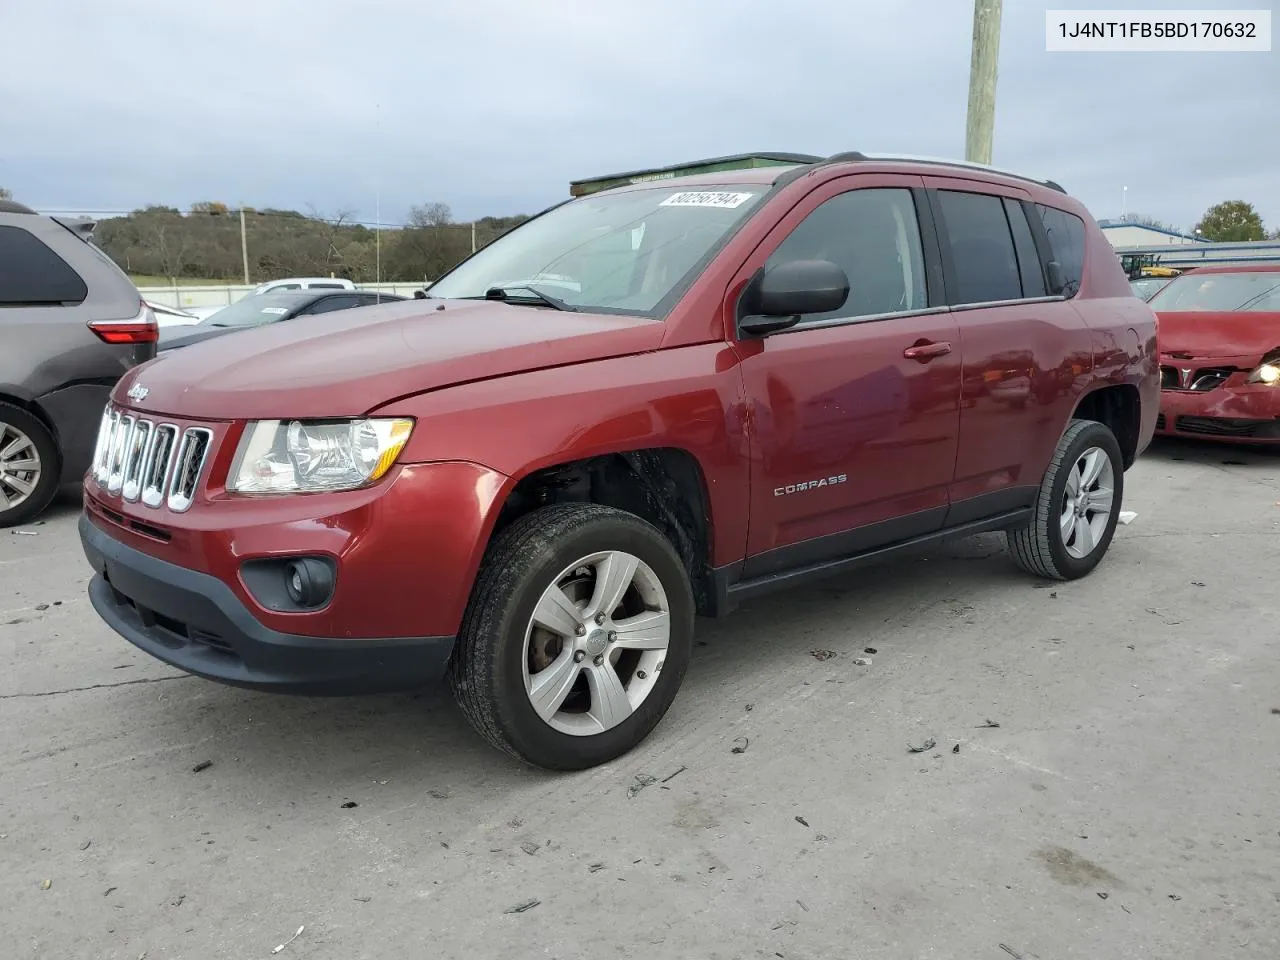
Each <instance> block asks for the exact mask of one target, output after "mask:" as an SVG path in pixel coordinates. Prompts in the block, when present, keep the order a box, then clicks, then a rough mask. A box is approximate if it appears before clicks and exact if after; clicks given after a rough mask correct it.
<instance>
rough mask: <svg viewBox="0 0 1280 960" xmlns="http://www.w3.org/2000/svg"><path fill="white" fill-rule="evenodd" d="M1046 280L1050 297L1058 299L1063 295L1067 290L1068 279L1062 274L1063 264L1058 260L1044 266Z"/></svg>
mask: <svg viewBox="0 0 1280 960" xmlns="http://www.w3.org/2000/svg"><path fill="white" fill-rule="evenodd" d="M1044 272H1045V279H1046V280H1047V281H1048V284H1049V295H1050V296H1052V297H1057V296H1061V295H1062V291H1063V290H1065V289H1067V278H1066V275H1065V274H1064V273H1063V272H1062V264H1060V263H1059V262H1058V261H1057V260H1050V261H1049V262H1048V263H1046V264H1045V265H1044Z"/></svg>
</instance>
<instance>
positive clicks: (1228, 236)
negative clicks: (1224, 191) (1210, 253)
mask: <svg viewBox="0 0 1280 960" xmlns="http://www.w3.org/2000/svg"><path fill="white" fill-rule="evenodd" d="M1196 229H1197V230H1199V231H1200V233H1201V235H1202V236H1204V237H1205V239H1207V240H1213V241H1215V242H1217V243H1238V242H1240V241H1244V240H1261V239H1263V237H1265V236H1266V233H1265V232H1264V231H1263V229H1262V217H1260V216H1259V215H1258V211H1257V210H1255V209H1253V204H1251V203H1245V202H1244V201H1243V200H1226V201H1224V202H1223V203H1219V204H1217V205H1215V206H1212V207H1210V208H1209V209H1208V210H1206V211H1205V214H1204V216H1203V217H1202V218H1201V219H1200V222H1199V223H1198V224H1196Z"/></svg>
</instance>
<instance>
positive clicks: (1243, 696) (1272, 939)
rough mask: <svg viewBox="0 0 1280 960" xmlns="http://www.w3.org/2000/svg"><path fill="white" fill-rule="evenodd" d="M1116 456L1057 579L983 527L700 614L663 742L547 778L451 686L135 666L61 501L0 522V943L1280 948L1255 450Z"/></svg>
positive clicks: (733, 949)
mask: <svg viewBox="0 0 1280 960" xmlns="http://www.w3.org/2000/svg"><path fill="white" fill-rule="evenodd" d="M1128 480H1129V488H1128V496H1127V502H1126V504H1125V506H1126V507H1127V508H1128V509H1131V510H1136V511H1137V514H1138V516H1137V519H1136V520H1135V521H1134V522H1133V523H1132V524H1131V525H1129V526H1124V527H1121V528H1120V529H1119V532H1118V534H1117V537H1116V541H1115V543H1114V545H1113V547H1112V550H1111V553H1110V555H1109V557H1108V558H1107V559H1106V561H1104V563H1103V565H1102V566H1101V567H1100V568H1099V569H1098V570H1097V571H1096V572H1095V574H1094V575H1093V576H1091V577H1089V578H1087V579H1086V580H1084V581H1081V582H1077V583H1072V584H1067V585H1046V584H1043V583H1039V582H1036V581H1034V580H1030V579H1028V578H1027V577H1025V576H1023V575H1022V574H1020V573H1018V572H1017V571H1016V570H1015V569H1014V568H1013V567H1012V566H1011V565H1010V563H1009V562H1008V560H1007V559H1006V558H1005V556H1004V555H1003V553H1002V551H1001V545H1002V542H1001V540H1000V538H999V537H998V536H983V537H978V538H974V539H972V540H967V541H961V542H959V543H956V544H953V545H951V546H949V547H947V548H945V550H942V551H939V552H936V553H935V554H934V555H931V556H929V557H926V558H921V559H912V560H904V561H901V562H898V563H894V564H891V565H888V566H884V567H880V568H876V569H872V570H864V571H860V572H857V573H855V574H852V575H850V576H846V577H843V578H839V579H836V580H832V581H828V582H826V583H823V584H820V585H814V586H810V587H806V588H802V589H798V590H795V591H793V592H791V593H788V594H782V595H778V596H774V597H770V598H767V599H764V600H760V601H757V602H753V603H751V604H750V605H748V606H746V607H744V608H743V609H741V610H739V611H738V612H737V613H735V614H734V615H733V616H732V617H730V618H729V619H727V620H724V621H719V622H708V621H703V622H701V623H700V624H699V643H698V646H697V648H696V650H695V656H694V661H693V664H692V666H691V668H690V673H689V677H688V679H687V681H686V683H685V686H684V689H683V690H682V692H681V693H680V695H679V697H678V698H677V700H676V703H675V706H674V707H673V709H672V711H671V713H670V714H669V715H668V717H667V719H666V720H665V721H664V722H663V724H662V725H661V726H659V728H658V729H657V731H655V733H654V735H653V736H652V737H651V738H650V739H649V740H648V741H646V743H645V744H643V745H642V746H641V747H640V748H639V749H637V750H636V751H635V752H634V753H633V754H632V755H630V756H628V757H626V758H624V759H623V760H621V761H619V762H616V763H614V764H611V765H609V766H607V767H604V768H600V769H596V770H593V771H590V772H587V773H582V774H574V775H568V776H563V775H562V776H555V775H550V774H545V773H542V772H538V771H532V770H529V769H524V768H522V767H520V766H518V765H516V764H514V763H512V762H511V761H509V760H507V759H506V758H505V757H504V756H502V755H501V754H499V753H497V752H495V751H493V750H491V749H489V748H488V747H486V746H485V745H483V744H482V743H481V742H480V741H479V740H478V739H477V738H476V737H475V736H474V735H472V733H471V732H470V731H469V729H468V728H467V727H466V726H465V724H464V723H463V721H462V720H461V719H460V716H459V714H458V712H457V710H456V709H455V708H454V707H453V705H452V704H451V703H450V702H449V701H448V700H447V699H446V698H444V697H443V696H441V695H440V694H441V692H442V691H427V692H424V693H422V694H419V695H413V696H407V695H406V696H385V697H377V698H363V699H348V700H319V699H301V698H278V697H273V696H270V695H265V694H253V693H245V692H240V691H236V690H232V689H229V688H225V687H221V686H218V685H216V684H212V683H208V682H205V681H202V680H197V679H193V678H189V677H185V676H183V675H180V674H177V673H175V672H174V671H173V670H171V669H170V668H168V667H165V666H163V665H161V664H159V663H158V662H155V661H153V660H150V659H148V658H147V657H146V656H145V655H143V654H141V653H140V652H137V651H135V650H134V648H132V647H131V646H130V645H129V644H128V643H126V642H125V641H124V640H122V639H121V638H119V637H117V636H116V635H114V634H113V633H111V632H110V631H108V630H107V629H106V628H105V627H104V626H103V625H101V624H100V622H99V621H98V619H97V618H96V616H95V615H94V614H93V612H92V609H91V607H90V606H89V603H88V600H87V598H86V596H85V583H86V581H87V579H88V566H87V564H86V563H85V561H84V558H83V555H82V554H81V553H80V548H79V542H78V539H77V537H76V533H75V519H76V509H77V504H76V500H75V498H74V497H70V498H68V499H67V500H66V502H65V503H64V504H63V505H62V506H60V507H59V508H57V509H56V510H55V511H54V512H53V513H51V514H50V515H49V517H48V519H47V521H46V522H45V523H44V524H42V525H38V526H31V527H26V528H22V529H25V530H28V531H31V532H34V533H35V534H36V536H23V535H21V534H17V533H3V535H0V930H2V931H3V933H4V938H5V940H6V941H7V943H6V945H5V947H4V948H3V951H2V952H3V954H4V955H5V956H7V957H14V958H23V957H48V958H59V960H62V958H80V957H84V958H122V960H138V958H139V957H140V956H145V957H146V958H148V960H160V958H189V960H196V958H201V960H203V958H218V960H220V958H230V957H238V958H253V957H263V958H269V957H271V956H272V950H273V948H275V947H276V946H278V945H280V944H284V943H285V942H286V941H287V940H289V938H290V937H291V936H293V934H294V932H295V931H297V930H298V928H299V927H305V929H304V930H303V932H302V933H301V935H299V936H298V937H297V938H296V939H295V940H293V941H292V942H290V943H288V945H287V946H285V947H284V949H283V950H281V951H280V953H279V954H278V956H279V957H280V958H281V960H288V958H290V957H295V958H311V960H355V958H365V957H368V958H374V957H377V958H385V957H408V956H431V957H459V958H468V960H475V958H486V957H495V958H496V957H503V958H517V957H519V958H523V957H559V958H576V957H592V958H601V957H644V958H655V957H680V958H690V957H695V958H699V960H710V958H721V957H723V958H729V957H734V958H739V957H763V958H771V957H779V958H783V960H792V958H797V960H798V958H817V957H823V958H827V957H856V958H859V960H879V958H895V960H900V958H940V960H941V958H948V960H950V958H965V960H984V958H990V960H1009V958H1011V957H1012V958H1018V957H1021V958H1024V960H1064V958H1080V960H1097V958H1100V957H1101V958H1107V960H1116V958H1126V957H1144V958H1157V957H1159V958H1188V960H1202V958H1206V957H1257V958H1266V960H1275V958H1276V957H1277V956H1280V903H1278V901H1280V803H1277V800H1276V798H1277V796H1280V764H1278V763H1277V762H1276V757H1277V756H1278V755H1280V714H1278V711H1280V663H1278V662H1277V660H1278V658H1277V655H1278V654H1280V630H1277V621H1276V616H1277V600H1278V598H1280V588H1278V587H1277V582H1278V579H1280V573H1278V571H1280V456H1277V455H1269V454H1263V453H1256V452H1251V451H1247V450H1245V451H1241V450H1238V449H1234V448H1229V447H1217V446H1191V445H1182V444H1160V445H1157V446H1156V447H1154V448H1153V449H1152V450H1151V451H1150V452H1149V453H1148V454H1147V455H1146V456H1145V457H1144V458H1143V459H1142V460H1141V461H1140V462H1139V464H1138V465H1137V466H1136V467H1135V468H1134V470H1133V471H1132V472H1131V473H1130V474H1129V478H1128ZM871 650H874V653H872V652H870V651H871ZM813 651H834V652H835V654H836V655H835V656H834V657H827V656H826V655H825V654H820V656H814V655H813ZM859 657H865V658H867V659H869V660H870V661H871V664H870V665H869V666H863V665H858V664H855V662H854V660H855V658H859ZM928 740H934V741H936V746H934V747H932V748H930V749H926V750H924V751H922V752H919V753H911V752H909V750H908V745H909V744H910V745H915V746H920V745H922V744H924V743H925V742H926V741H928ZM735 744H736V745H737V746H738V747H742V746H744V745H745V746H746V749H745V750H744V751H742V752H734V750H733V748H734V746H735ZM651 778H652V780H653V782H650V779H651ZM642 784H643V785H644V786H643V788H640V787H641V785H642ZM530 903H533V904H534V905H533V906H530V907H529V908H528V909H525V910H523V911H519V912H517V908H518V907H520V906H522V905H526V904H530Z"/></svg>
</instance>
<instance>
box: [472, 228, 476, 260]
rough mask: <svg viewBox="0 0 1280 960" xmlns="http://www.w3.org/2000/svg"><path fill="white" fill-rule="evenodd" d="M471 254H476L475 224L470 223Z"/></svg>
mask: <svg viewBox="0 0 1280 960" xmlns="http://www.w3.org/2000/svg"><path fill="white" fill-rule="evenodd" d="M471 252H472V253H475V252H476V222H475V221H474V220H472V221H471Z"/></svg>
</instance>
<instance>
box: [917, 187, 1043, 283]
mask: <svg viewBox="0 0 1280 960" xmlns="http://www.w3.org/2000/svg"><path fill="white" fill-rule="evenodd" d="M938 202H939V204H940V206H941V208H942V219H943V222H944V223H945V225H946V233H947V243H948V246H949V247H950V250H951V263H952V267H953V269H954V273H955V276H954V277H953V278H952V279H953V281H954V293H953V295H952V301H951V302H952V303H953V304H955V305H960V304H966V303H997V302H999V301H1001V300H1020V299H1022V296H1023V294H1022V278H1021V276H1020V274H1019V272H1018V255H1017V253H1016V251H1015V249H1014V245H1013V234H1012V232H1011V231H1010V230H1009V220H1008V218H1007V217H1006V216H1005V213H1004V201H1003V199H1002V198H1000V197H996V196H991V195H989V194H984V193H966V192H963V191H959V190H939V191H938Z"/></svg>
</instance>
